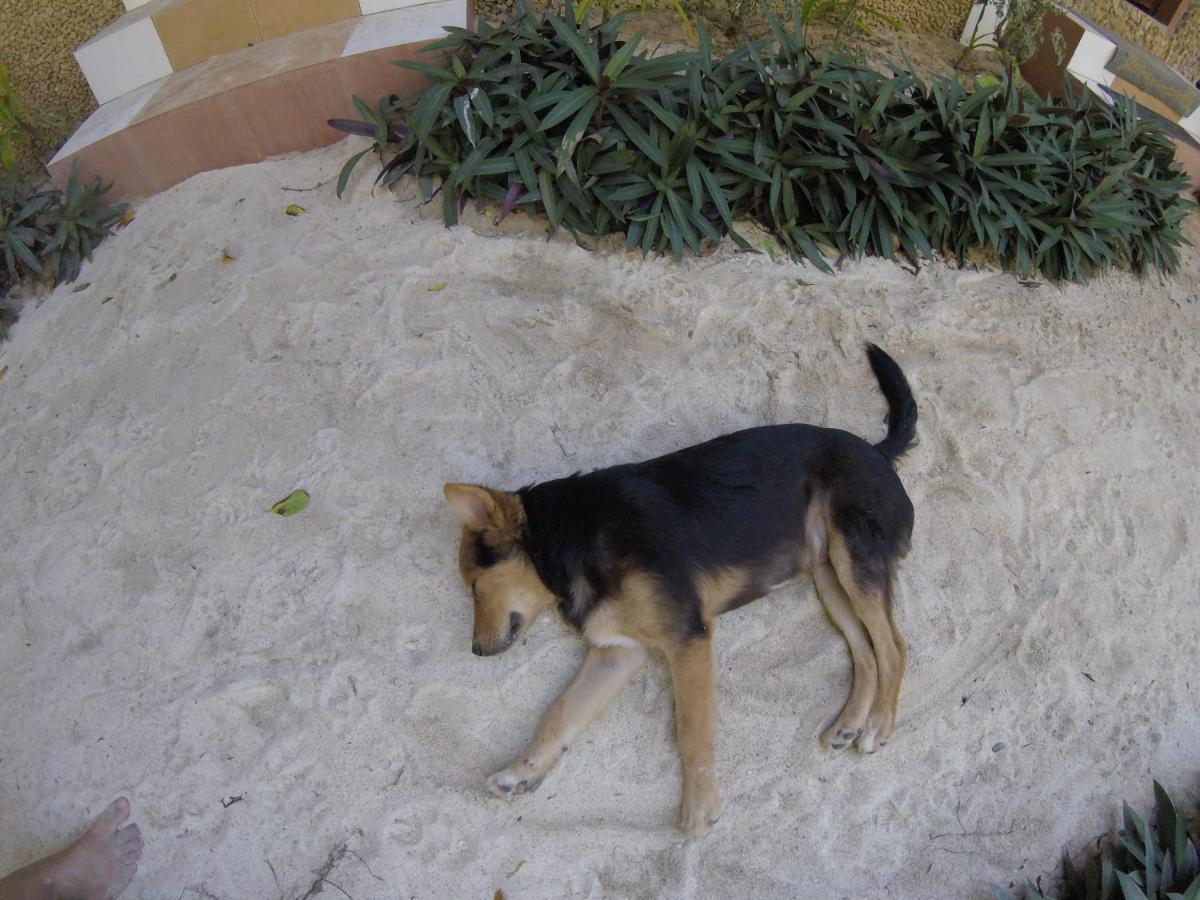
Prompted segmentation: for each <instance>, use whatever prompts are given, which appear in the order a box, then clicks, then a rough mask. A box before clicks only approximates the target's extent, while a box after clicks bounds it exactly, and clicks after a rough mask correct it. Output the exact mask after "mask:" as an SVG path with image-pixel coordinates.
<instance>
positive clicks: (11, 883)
mask: <svg viewBox="0 0 1200 900" xmlns="http://www.w3.org/2000/svg"><path fill="white" fill-rule="evenodd" d="M128 818H129V801H128V800H126V799H125V798H124V797H121V798H119V799H117V800H114V801H113V802H112V803H110V804H109V805H108V808H107V809H105V810H104V812H102V813H100V815H99V817H98V818H97V819H96V821H95V822H93V823H92V825H91V827H90V828H88V830H87V831H86V832H84V834H83V836H82V837H80V838H79V839H78V840H76V841H75V843H73V844H71V845H70V846H69V847H67V848H65V849H63V850H60V851H59V852H58V853H55V854H53V855H52V856H47V857H46V858H45V859H40V860H38V861H37V862H35V863H33V864H32V865H29V866H26V867H25V868H24V869H21V870H19V871H17V872H14V873H13V874H12V875H9V876H8V877H7V878H5V879H3V880H0V898H2V900H48V898H55V900H57V898H68V897H69V898H71V900H112V898H114V897H117V896H119V895H120V894H121V892H122V891H124V890H125V888H126V887H127V886H128V885H129V882H130V879H132V878H133V875H134V873H135V872H136V871H137V863H138V860H139V859H140V858H141V856H142V836H141V833H140V832H139V831H138V827H137V826H136V825H124V824H123V823H124V822H125V820H126V819H128Z"/></svg>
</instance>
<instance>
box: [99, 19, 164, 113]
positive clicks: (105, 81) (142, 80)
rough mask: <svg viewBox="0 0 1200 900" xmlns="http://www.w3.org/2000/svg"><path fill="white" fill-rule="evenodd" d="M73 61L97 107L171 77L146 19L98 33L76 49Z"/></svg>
mask: <svg viewBox="0 0 1200 900" xmlns="http://www.w3.org/2000/svg"><path fill="white" fill-rule="evenodd" d="M75 59H76V60H78V61H79V68H81V69H82V70H83V75H84V77H85V78H86V79H87V82H88V86H89V87H90V88H91V89H92V93H93V94H95V96H96V102H97V103H101V104H103V103H108V102H109V101H110V100H115V99H116V98H117V97H120V96H122V95H123V94H128V93H129V92H130V91H132V90H134V89H136V88H140V87H142V86H143V85H146V84H150V83H151V82H153V81H157V80H158V79H160V78H165V77H166V76H167V75H170V74H171V62H170V60H168V59H167V52H166V50H164V49H163V45H162V41H161V40H159V37H158V32H157V31H155V30H154V22H153V21H152V20H151V19H150V18H149V16H147V17H145V18H141V19H138V20H137V21H134V22H130V23H129V24H128V25H126V26H124V27H120V28H116V29H112V30H109V31H105V32H103V33H101V34H100V35H98V36H97V37H96V38H94V39H93V40H91V41H88V42H87V43H86V44H84V45H83V46H82V47H80V48H79V49H78V50H76V51H75Z"/></svg>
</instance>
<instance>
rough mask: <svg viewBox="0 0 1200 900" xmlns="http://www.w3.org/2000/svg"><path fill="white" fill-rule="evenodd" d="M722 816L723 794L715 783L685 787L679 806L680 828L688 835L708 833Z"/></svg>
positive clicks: (694, 835) (699, 835)
mask: <svg viewBox="0 0 1200 900" xmlns="http://www.w3.org/2000/svg"><path fill="white" fill-rule="evenodd" d="M720 817H721V795H720V794H719V793H718V792H717V788H716V786H715V785H707V786H705V787H696V788H690V789H689V788H684V791H683V803H681V804H680V807H679V830H680V831H682V832H683V833H684V834H686V835H687V836H688V837H701V836H702V835H705V834H708V832H709V831H710V830H711V829H712V827H713V825H715V824H716V821H717V819H719V818H720Z"/></svg>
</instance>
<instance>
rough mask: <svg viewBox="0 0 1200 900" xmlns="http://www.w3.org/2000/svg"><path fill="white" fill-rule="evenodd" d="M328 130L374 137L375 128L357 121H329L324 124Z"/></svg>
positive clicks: (367, 123)
mask: <svg viewBox="0 0 1200 900" xmlns="http://www.w3.org/2000/svg"><path fill="white" fill-rule="evenodd" d="M325 124H327V125H328V126H329V127H330V128H336V129H337V130H338V131H344V132H345V133H346V134H361V135H362V136H363V137H375V126H374V125H372V124H371V123H370V122H360V121H358V120H357V119H330V120H329V121H328V122H326V123H325Z"/></svg>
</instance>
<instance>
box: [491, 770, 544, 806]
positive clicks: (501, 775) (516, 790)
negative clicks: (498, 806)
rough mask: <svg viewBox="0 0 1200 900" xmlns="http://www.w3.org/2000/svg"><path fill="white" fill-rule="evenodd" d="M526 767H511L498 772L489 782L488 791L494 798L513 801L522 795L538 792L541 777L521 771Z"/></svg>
mask: <svg viewBox="0 0 1200 900" xmlns="http://www.w3.org/2000/svg"><path fill="white" fill-rule="evenodd" d="M524 768H525V767H524V766H509V767H508V768H507V769H504V770H503V771H500V772H497V773H496V774H495V775H493V776H491V777H490V778H489V779H488V780H487V789H488V793H490V794H491V795H492V796H494V797H500V798H501V799H504V800H511V799H512V798H513V797H516V796H519V795H520V794H529V793H533V792H534V791H536V790H537V788H538V785H539V784H541V783H542V779H541V777H540V776H536V777H535V776H534V775H533V774H531V773H529V772H523V771H521V770H522V769H524Z"/></svg>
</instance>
